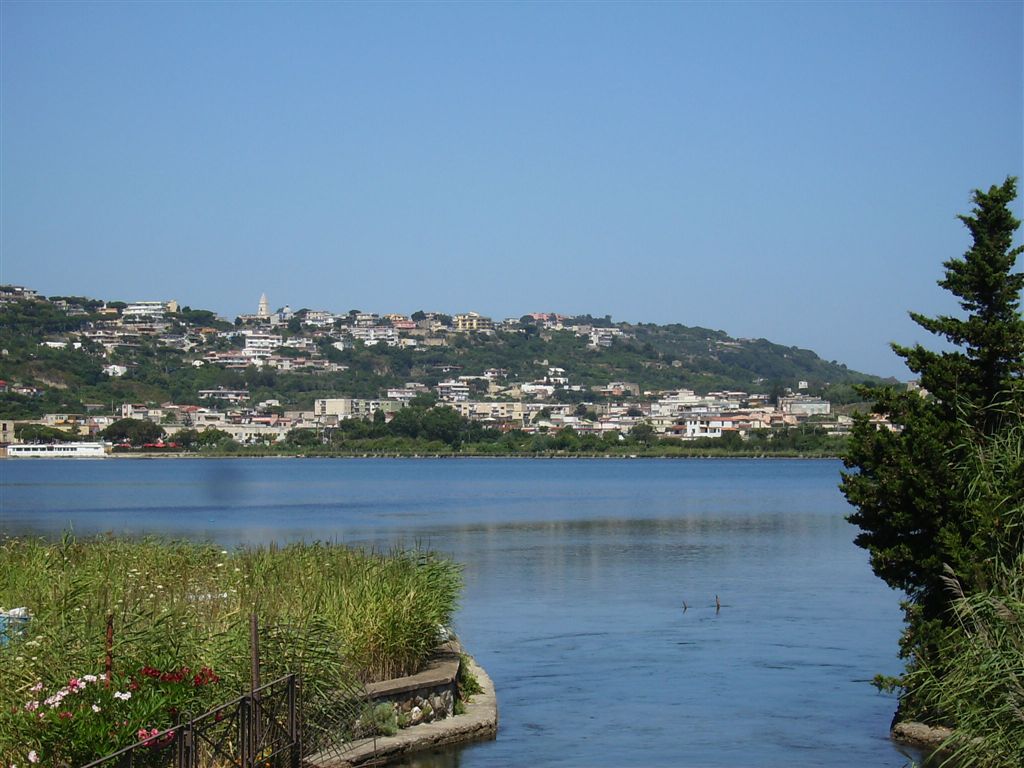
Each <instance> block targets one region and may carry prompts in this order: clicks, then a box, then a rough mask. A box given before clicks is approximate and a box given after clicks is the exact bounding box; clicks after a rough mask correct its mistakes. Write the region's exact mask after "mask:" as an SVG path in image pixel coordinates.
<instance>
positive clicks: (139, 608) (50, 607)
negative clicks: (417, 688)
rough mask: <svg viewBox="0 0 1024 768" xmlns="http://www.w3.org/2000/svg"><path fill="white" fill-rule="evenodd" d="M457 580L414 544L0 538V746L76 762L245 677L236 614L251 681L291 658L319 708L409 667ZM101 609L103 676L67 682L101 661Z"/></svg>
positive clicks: (95, 671) (429, 638)
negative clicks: (16, 612)
mask: <svg viewBox="0 0 1024 768" xmlns="http://www.w3.org/2000/svg"><path fill="white" fill-rule="evenodd" d="M460 590H461V571H460V569H459V567H458V566H457V565H455V564H453V563H452V562H450V561H448V560H445V559H442V558H439V557H437V556H435V555H433V554H431V553H428V552H421V551H398V550H396V551H392V552H388V553H379V552H365V551H360V550H353V549H349V548H347V547H344V546H339V545H335V544H327V543H314V544H291V545H288V546H285V547H277V546H270V547H264V548H258V549H240V550H237V551H234V552H229V551H227V550H223V549H220V548H219V547H216V546H214V545H211V544H196V543H191V542H181V541H165V540H159V539H145V540H128V539H123V538H116V537H100V538H95V539H89V540H82V541H80V540H77V539H75V538H74V537H71V536H65V537H64V538H63V539H62V540H61V541H60V542H56V543H55V542H47V541H43V540H39V539H22V538H4V539H0V606H3V607H5V608H8V609H10V608H13V607H18V606H25V607H27V608H28V610H29V611H30V613H31V620H30V621H29V622H28V623H27V625H25V626H24V627H23V628H22V630H19V631H11V632H8V634H7V636H5V638H4V639H3V641H0V642H3V643H4V644H2V645H0V758H2V760H3V764H4V765H12V764H16V765H24V764H25V762H26V761H27V760H28V757H29V753H30V752H32V753H33V755H34V756H35V757H37V758H39V757H46V758H47V759H64V760H68V761H69V762H71V763H72V764H77V763H78V762H81V761H86V760H87V759H90V758H91V757H95V756H98V755H100V754H103V753H104V752H106V751H112V750H113V749H116V748H117V747H119V746H122V745H123V744H126V743H131V742H132V741H133V740H134V738H135V735H136V734H137V732H138V731H139V730H140V729H142V728H147V729H151V728H153V727H164V726H167V725H170V724H171V722H172V719H173V716H174V715H175V713H178V714H181V713H184V712H191V713H193V714H198V713H200V712H201V711H204V710H205V709H206V708H208V707H209V706H210V705H211V704H213V703H214V702H215V701H223V700H227V699H230V698H233V697H234V696H237V695H238V694H239V693H240V692H242V691H243V690H244V689H245V688H246V687H247V685H248V682H249V676H250V660H249V616H250V614H251V613H252V612H255V613H256V614H257V615H258V617H259V621H260V625H261V627H262V628H263V633H262V636H261V660H262V665H263V679H264V680H269V679H271V678H272V677H274V676H277V675H279V674H282V673H284V672H289V671H297V672H301V673H302V675H303V680H304V700H305V701H307V702H309V706H311V707H313V708H316V707H324V708H326V707H328V706H330V702H331V700H332V697H333V699H335V700H336V698H337V692H338V691H339V690H341V691H345V690H353V689H354V688H355V687H356V684H357V683H358V682H359V681H368V680H375V679H382V678H385V677H391V676H396V675H405V674H411V673H412V672H415V671H416V670H417V669H418V667H419V666H420V665H421V664H422V663H423V661H424V660H425V659H426V658H427V656H429V654H430V653H431V652H432V651H433V650H434V649H435V648H436V646H437V643H438V636H439V627H440V626H442V625H448V624H450V623H451V620H452V616H453V614H454V611H455V608H456V605H457V600H458V597H459V592H460ZM108 616H112V617H113V627H114V634H113V644H112V648H111V654H110V656H111V658H112V661H113V668H112V676H111V685H110V687H109V688H108V687H107V686H106V685H100V684H99V683H101V682H102V683H105V681H102V680H100V681H93V682H91V683H89V684H88V685H87V686H85V685H83V687H84V688H85V690H82V689H75V686H72V690H71V691H70V692H69V691H68V690H67V689H68V684H69V681H72V680H77V681H81V680H82V679H83V676H85V675H89V676H91V677H99V676H101V675H103V674H104V673H105V670H106V659H107V648H106V626H107V617H108ZM204 669H206V670H209V673H203V675H205V677H202V678H201V682H199V683H193V682H192V681H193V677H196V679H200V678H199V671H200V670H204ZM182 670H187V673H184V672H182ZM154 671H155V672H154ZM79 684H81V683H79ZM62 690H63V691H64V698H63V699H62V700H61V701H59V702H58V703H57V705H56V706H54V707H50V706H49V705H42V702H41V700H40V698H39V696H40V695H42V694H43V693H45V694H49V695H51V697H52V695H53V694H54V693H55V692H57V693H59V692H60V691H62ZM115 692H116V693H122V694H126V693H129V692H131V693H133V696H132V697H130V698H112V697H113V694H114V693H115ZM89 697H92V698H89ZM87 699H88V700H87ZM40 712H42V715H43V717H39V714H40ZM62 713H63V714H62ZM115 713H116V715H117V722H116V723H113V722H112V721H110V720H109V718H108V716H113V715H114V714H115Z"/></svg>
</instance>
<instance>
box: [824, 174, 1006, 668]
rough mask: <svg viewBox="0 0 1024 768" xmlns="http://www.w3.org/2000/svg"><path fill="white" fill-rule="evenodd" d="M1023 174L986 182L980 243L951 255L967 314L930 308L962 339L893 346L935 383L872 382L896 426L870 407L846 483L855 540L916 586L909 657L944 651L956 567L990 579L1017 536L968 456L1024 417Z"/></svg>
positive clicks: (879, 568) (926, 320) (879, 405)
mask: <svg viewBox="0 0 1024 768" xmlns="http://www.w3.org/2000/svg"><path fill="white" fill-rule="evenodd" d="M1015 197H1016V179H1014V178H1008V179H1007V180H1006V181H1005V182H1004V183H1003V184H1002V185H1001V186H993V187H991V188H990V189H989V190H988V191H987V192H983V191H981V190H975V192H974V210H973V212H972V214H971V215H970V216H961V217H960V219H961V220H962V221H963V222H964V224H965V225H966V227H967V228H968V230H969V231H970V233H971V236H972V238H973V244H972V246H971V248H970V249H969V250H968V251H967V252H966V253H965V254H964V257H963V258H962V259H950V260H949V261H947V262H946V263H945V268H946V273H945V277H944V278H943V279H942V280H941V281H939V285H940V286H941V287H943V288H945V289H946V290H948V291H950V292H951V293H953V294H954V295H955V296H957V297H958V298H959V299H960V306H961V307H962V308H963V310H964V312H965V313H966V317H964V318H957V317H948V316H940V317H934V318H932V317H925V316H923V315H920V314H916V313H911V317H912V318H913V319H914V320H915V321H916V322H917V323H918V324H919V325H920V326H921V327H923V328H925V329H927V330H928V331H931V332H932V333H934V334H936V335H939V336H943V337H945V338H946V339H947V340H949V341H950V342H952V344H953V345H955V347H957V349H955V350H953V351H947V352H934V351H931V350H928V349H925V348H924V347H922V346H921V345H916V346H914V347H902V346H899V345H895V344H894V345H893V349H894V350H895V352H896V353H897V354H898V355H900V356H901V357H903V358H904V359H905V360H906V361H907V367H909V368H910V370H911V371H913V372H915V373H917V374H918V375H919V377H920V383H921V386H922V387H923V389H924V390H926V392H924V393H918V392H906V391H897V390H895V389H871V390H867V392H866V394H867V395H868V396H869V397H870V398H871V399H873V400H874V407H873V411H874V412H875V413H876V414H880V415H885V416H886V417H888V419H889V421H890V422H891V423H892V425H893V429H892V430H889V429H885V428H882V429H878V428H876V424H875V423H873V422H872V421H871V420H870V419H869V417H868V416H866V415H865V416H861V417H859V418H858V419H857V420H856V422H855V425H854V429H853V435H852V438H851V440H850V444H849V448H848V449H847V453H846V455H845V456H844V459H843V460H844V464H845V466H846V467H847V469H849V470H855V471H851V472H845V473H844V474H843V480H842V485H841V487H842V491H843V493H844V494H845V495H846V498H847V500H848V501H849V502H850V503H851V504H852V505H853V506H854V507H855V511H854V512H853V513H852V514H851V515H850V516H849V518H848V519H849V520H850V521H851V522H852V523H854V524H856V525H857V526H859V527H860V533H859V534H858V535H857V537H856V539H855V542H856V544H857V545H858V546H860V547H863V548H865V549H867V550H868V552H869V553H870V555H871V566H872V568H873V569H874V571H875V574H876V575H878V576H879V577H880V578H882V579H883V580H884V581H885V582H886V583H887V584H888V585H889V586H891V587H893V588H896V589H900V590H903V591H905V592H906V593H907V596H908V601H907V602H906V603H904V609H905V612H906V617H907V629H906V631H905V633H904V636H903V640H902V651H903V654H904V656H907V657H910V658H911V659H913V657H915V656H919V655H921V654H928V655H929V656H932V655H934V654H936V653H937V644H938V638H939V637H940V634H941V630H942V628H943V626H944V625H945V624H946V623H947V622H948V621H949V620H950V618H951V617H949V616H948V614H947V605H948V599H947V595H946V594H945V581H944V578H943V577H944V575H945V571H944V569H945V567H946V566H947V565H948V566H949V567H951V568H953V569H954V570H955V571H956V573H957V576H958V577H959V578H960V580H961V583H963V584H964V585H965V586H966V587H967V588H968V589H973V588H982V587H984V586H986V584H985V581H986V573H987V572H988V568H987V565H988V563H990V562H991V561H993V560H994V559H995V558H996V557H997V556H998V555H999V554H1000V549H1001V548H1005V547H1007V546H1010V547H1018V548H1019V546H1020V541H1021V539H1020V536H1019V534H1018V535H1017V536H1016V537H1014V536H1007V535H1006V531H1005V530H1004V528H1005V525H1006V522H1007V521H1005V520H1001V519H1000V518H999V516H998V515H995V516H993V515H979V514H977V513H976V510H974V509H972V507H971V506H970V504H968V503H967V502H966V501H965V498H966V496H967V494H966V493H964V490H965V484H966V483H968V482H969V480H970V479H969V478H967V477H965V472H964V471H963V469H962V467H963V463H964V459H965V456H966V454H967V451H968V446H970V445H971V444H972V443H973V442H977V441H978V439H979V438H980V436H982V435H990V434H992V433H994V432H996V431H998V430H1000V429H1004V428H1009V425H1010V424H1011V423H1014V422H1016V423H1019V420H1020V418H1021V413H1022V410H1024V397H1022V378H1021V377H1022V373H1024V319H1022V318H1021V314H1020V298H1021V289H1022V288H1024V274H1022V273H1019V272H1014V271H1013V270H1014V265H1015V262H1016V258H1017V256H1018V255H1020V253H1021V252H1022V251H1024V248H1021V247H1016V248H1014V247H1013V237H1014V233H1015V231H1016V230H1017V228H1018V227H1019V226H1020V222H1019V221H1018V220H1017V219H1016V218H1015V217H1014V216H1013V214H1012V212H1011V210H1010V207H1009V206H1010V204H1011V203H1012V201H1013V200H1014V199H1015Z"/></svg>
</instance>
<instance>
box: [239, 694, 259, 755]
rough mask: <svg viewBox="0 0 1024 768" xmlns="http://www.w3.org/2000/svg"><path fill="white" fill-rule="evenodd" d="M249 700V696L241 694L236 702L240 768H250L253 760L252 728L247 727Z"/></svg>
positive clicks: (249, 714) (249, 715)
mask: <svg viewBox="0 0 1024 768" xmlns="http://www.w3.org/2000/svg"><path fill="white" fill-rule="evenodd" d="M251 701H252V700H251V699H250V697H249V696H243V697H242V698H241V700H239V702H238V746H239V749H240V750H241V753H242V754H241V755H239V762H240V763H241V768H251V766H252V765H253V763H254V762H255V760H254V759H253V749H252V729H251V728H250V727H249V718H250V717H251V713H250V704H251Z"/></svg>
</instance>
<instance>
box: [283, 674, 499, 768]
mask: <svg viewBox="0 0 1024 768" xmlns="http://www.w3.org/2000/svg"><path fill="white" fill-rule="evenodd" d="M456 658H458V657H456ZM456 669H457V667H456ZM469 669H470V672H472V673H473V675H474V677H476V679H477V682H479V683H480V687H481V688H482V689H483V690H481V691H480V693H476V694H474V695H473V697H472V699H471V700H470V702H469V703H468V704H466V705H465V707H466V711H465V713H464V714H461V715H455V716H453V717H447V718H445V719H444V720H434V721H432V722H429V723H422V724H420V725H414V726H412V727H410V728H404V729H402V730H401V731H399V733H398V734H397V735H395V736H378V737H376V738H374V739H367V740H365V741H362V742H360V743H358V744H355V745H353V746H352V748H351V749H349V750H347V751H346V752H345V753H344V754H343V755H340V756H337V757H321V756H320V755H311V756H309V757H306V758H303V761H302V763H303V765H304V766H306V767H307V768H357V766H368V765H383V764H386V763H387V762H388V761H390V760H395V759H397V758H399V757H401V756H402V755H406V754H409V753H412V752H421V751H423V750H428V749H434V748H435V747H440V746H444V745H445V744H465V743H469V742H473V741H487V740H490V739H493V738H494V737H495V736H496V735H497V733H498V699H497V696H496V694H495V691H494V683H493V681H492V680H491V678H490V677H489V676H488V675H487V673H486V672H485V671H484V669H483V667H481V666H480V665H479V664H477V663H476V661H474V660H473V659H472V658H470V659H469ZM421 674H423V673H421ZM413 677H418V675H413ZM392 682H397V681H392ZM414 687H415V686H414Z"/></svg>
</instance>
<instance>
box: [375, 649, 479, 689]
mask: <svg viewBox="0 0 1024 768" xmlns="http://www.w3.org/2000/svg"><path fill="white" fill-rule="evenodd" d="M459 663H460V657H459V648H458V647H457V646H456V645H455V644H454V643H448V644H446V645H444V646H442V647H441V649H440V650H439V651H438V652H437V653H436V654H434V656H433V658H431V660H430V661H429V662H428V663H427V665H426V666H425V667H424V668H423V669H422V670H420V671H419V672H417V673H416V674H415V675H409V676H408V677H396V678H395V679H394V680H383V681H381V682H379V683H367V684H366V695H367V696H369V697H370V698H371V699H379V698H387V697H389V696H396V695H398V694H401V693H408V692H409V691H416V690H419V689H420V688H434V687H437V686H441V685H451V684H453V683H454V682H455V679H456V678H457V677H458V676H459Z"/></svg>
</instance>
